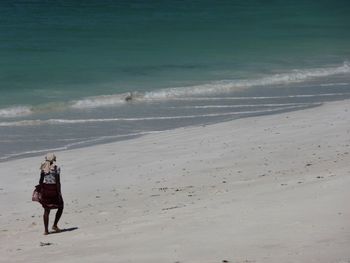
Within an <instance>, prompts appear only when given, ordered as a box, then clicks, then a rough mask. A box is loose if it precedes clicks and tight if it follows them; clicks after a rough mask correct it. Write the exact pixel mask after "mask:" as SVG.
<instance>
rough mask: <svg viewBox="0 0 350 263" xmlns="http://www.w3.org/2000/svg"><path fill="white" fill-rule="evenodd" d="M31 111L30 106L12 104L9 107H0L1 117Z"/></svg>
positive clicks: (24, 114) (19, 114)
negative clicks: (12, 105)
mask: <svg viewBox="0 0 350 263" xmlns="http://www.w3.org/2000/svg"><path fill="white" fill-rule="evenodd" d="M31 113H32V109H31V107H28V106H14V107H9V108H4V109H0V117H2V118H14V117H18V116H26V115H30V114H31Z"/></svg>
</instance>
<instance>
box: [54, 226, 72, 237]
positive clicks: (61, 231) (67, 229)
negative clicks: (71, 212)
mask: <svg viewBox="0 0 350 263" xmlns="http://www.w3.org/2000/svg"><path fill="white" fill-rule="evenodd" d="M77 229H79V228H78V227H69V228H63V229H61V230H60V231H58V232H55V231H52V232H50V235H51V234H60V233H63V232H70V231H74V230H77Z"/></svg>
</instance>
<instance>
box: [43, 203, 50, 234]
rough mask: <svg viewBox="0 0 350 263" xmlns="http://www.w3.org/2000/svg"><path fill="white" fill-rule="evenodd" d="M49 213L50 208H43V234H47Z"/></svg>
mask: <svg viewBox="0 0 350 263" xmlns="http://www.w3.org/2000/svg"><path fill="white" fill-rule="evenodd" d="M49 215H50V209H48V208H45V211H44V216H43V218H44V227H45V232H44V235H48V234H49Z"/></svg>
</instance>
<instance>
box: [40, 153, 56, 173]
mask: <svg viewBox="0 0 350 263" xmlns="http://www.w3.org/2000/svg"><path fill="white" fill-rule="evenodd" d="M54 162H56V155H55V154H54V153H48V154H46V156H45V162H43V163H42V164H41V165H40V170H41V171H43V172H45V173H49V172H50V170H51V169H53V168H54V167H55V163H54Z"/></svg>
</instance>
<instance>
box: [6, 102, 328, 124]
mask: <svg viewBox="0 0 350 263" xmlns="http://www.w3.org/2000/svg"><path fill="white" fill-rule="evenodd" d="M320 105H321V104H320ZM301 107H306V105H297V106H289V107H280V108H274V109H268V110H263V111H261V110H260V111H236V112H225V113H211V114H202V115H182V116H164V117H144V118H106V119H75V120H74V119H49V120H25V121H17V122H1V123H0V127H17V126H39V125H44V124H46V125H47V124H52V125H59V124H83V123H98V122H116V121H150V120H175V119H193V118H205V117H220V116H230V115H242V114H261V113H267V112H275V111H281V110H288V109H297V108H301Z"/></svg>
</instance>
